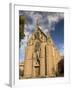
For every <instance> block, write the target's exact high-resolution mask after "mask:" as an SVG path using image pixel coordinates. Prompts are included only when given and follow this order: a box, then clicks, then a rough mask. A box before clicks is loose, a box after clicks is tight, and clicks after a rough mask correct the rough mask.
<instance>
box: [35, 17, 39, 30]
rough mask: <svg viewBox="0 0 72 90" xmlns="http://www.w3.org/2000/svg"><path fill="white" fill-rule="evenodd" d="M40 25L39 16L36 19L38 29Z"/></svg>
mask: <svg viewBox="0 0 72 90" xmlns="http://www.w3.org/2000/svg"><path fill="white" fill-rule="evenodd" d="M38 27H39V18H38V17H37V20H36V28H37V29H38Z"/></svg>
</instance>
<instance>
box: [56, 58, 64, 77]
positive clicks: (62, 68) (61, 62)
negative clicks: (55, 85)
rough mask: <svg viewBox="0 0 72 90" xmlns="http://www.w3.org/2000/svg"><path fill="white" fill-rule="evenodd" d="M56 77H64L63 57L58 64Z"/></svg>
mask: <svg viewBox="0 0 72 90" xmlns="http://www.w3.org/2000/svg"><path fill="white" fill-rule="evenodd" d="M57 76H59V77H61V76H64V57H63V58H62V59H61V60H60V61H59V62H58V72H57Z"/></svg>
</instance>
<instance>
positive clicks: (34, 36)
mask: <svg viewBox="0 0 72 90" xmlns="http://www.w3.org/2000/svg"><path fill="white" fill-rule="evenodd" d="M37 39H38V40H39V41H40V42H45V41H47V36H46V35H45V34H44V33H43V32H42V30H41V29H40V28H39V27H38V28H37V30H35V31H34V32H33V33H32V36H31V37H30V39H29V40H28V42H34V41H35V40H37Z"/></svg>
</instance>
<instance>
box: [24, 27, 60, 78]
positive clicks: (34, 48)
mask: <svg viewBox="0 0 72 90" xmlns="http://www.w3.org/2000/svg"><path fill="white" fill-rule="evenodd" d="M60 60H61V56H60V54H59V51H58V50H57V48H56V47H55V45H54V42H53V40H52V38H51V36H50V35H49V34H48V36H46V35H45V34H44V32H43V31H42V30H41V28H40V27H39V26H37V27H36V30H35V31H34V32H33V33H32V36H31V37H30V38H29V40H28V42H27V47H26V49H25V60H24V66H23V68H24V70H23V78H40V77H55V76H56V73H57V71H58V70H57V67H58V62H59V61H60Z"/></svg>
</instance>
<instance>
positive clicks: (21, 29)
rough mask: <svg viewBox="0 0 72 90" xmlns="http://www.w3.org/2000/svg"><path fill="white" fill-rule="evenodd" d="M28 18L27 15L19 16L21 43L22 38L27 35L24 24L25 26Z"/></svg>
mask: <svg viewBox="0 0 72 90" xmlns="http://www.w3.org/2000/svg"><path fill="white" fill-rule="evenodd" d="M25 21H26V18H25V16H22V15H21V16H19V43H20V42H21V39H23V38H24V37H25V33H24V26H25Z"/></svg>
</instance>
